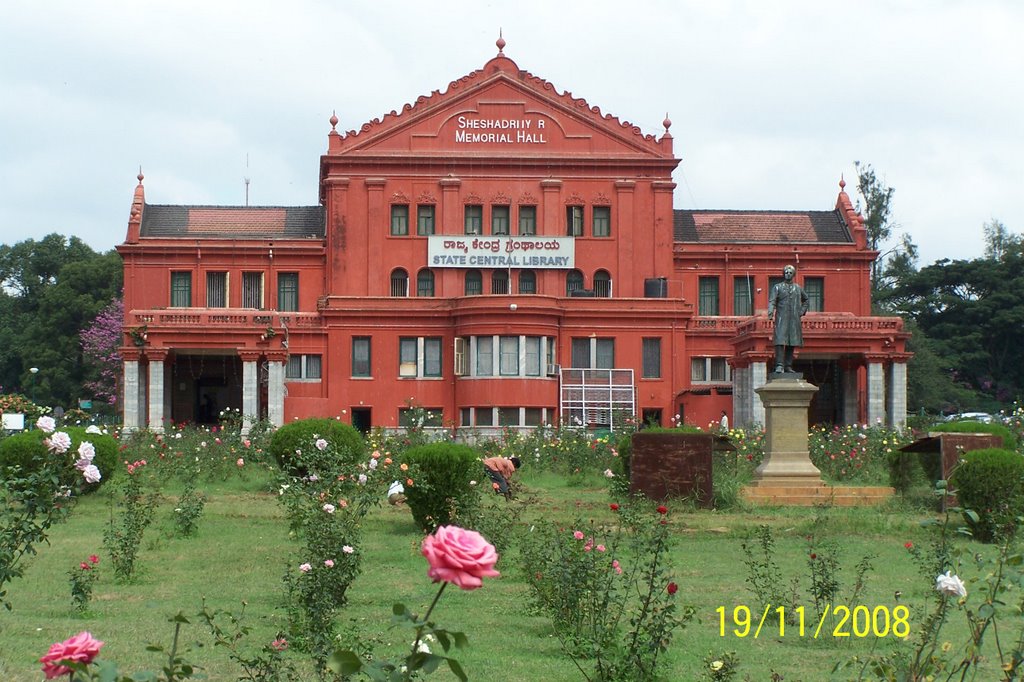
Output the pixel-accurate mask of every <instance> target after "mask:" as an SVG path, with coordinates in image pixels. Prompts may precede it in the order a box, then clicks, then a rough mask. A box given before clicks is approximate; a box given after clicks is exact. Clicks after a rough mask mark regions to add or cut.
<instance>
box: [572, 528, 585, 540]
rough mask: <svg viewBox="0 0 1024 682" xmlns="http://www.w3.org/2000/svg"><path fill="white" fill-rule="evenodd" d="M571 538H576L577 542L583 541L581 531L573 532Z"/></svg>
mask: <svg viewBox="0 0 1024 682" xmlns="http://www.w3.org/2000/svg"><path fill="white" fill-rule="evenodd" d="M572 536H573V537H574V538H576V539H577V540H582V539H583V531H581V530H577V531H573V534H572Z"/></svg>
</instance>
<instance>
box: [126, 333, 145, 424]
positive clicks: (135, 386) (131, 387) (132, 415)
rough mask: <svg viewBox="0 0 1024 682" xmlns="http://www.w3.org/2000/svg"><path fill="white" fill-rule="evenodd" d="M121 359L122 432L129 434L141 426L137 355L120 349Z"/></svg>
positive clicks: (133, 351)
mask: <svg viewBox="0 0 1024 682" xmlns="http://www.w3.org/2000/svg"><path fill="white" fill-rule="evenodd" d="M121 357H122V358H124V363H123V364H124V384H123V386H122V390H123V391H124V396H123V400H124V414H123V417H124V431H125V432H127V433H131V432H132V431H135V430H137V429H138V428H140V427H141V426H142V421H141V414H140V412H139V408H140V402H141V401H140V400H139V353H138V351H136V350H134V349H132V350H131V351H129V350H126V349H124V348H122V349H121Z"/></svg>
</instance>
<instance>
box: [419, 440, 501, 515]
mask: <svg viewBox="0 0 1024 682" xmlns="http://www.w3.org/2000/svg"><path fill="white" fill-rule="evenodd" d="M402 459H403V460H404V461H405V463H406V464H408V465H409V466H410V467H412V469H411V471H410V476H411V477H412V478H413V484H412V485H406V486H405V501H406V503H407V504H408V505H409V509H410V510H411V511H412V517H413V519H414V520H415V521H416V523H417V524H419V526H420V528H422V529H423V530H424V531H426V532H431V531H433V530H434V529H435V528H437V527H438V526H445V525H448V524H452V523H456V522H458V521H459V517H460V515H466V514H467V513H468V512H469V511H471V508H472V506H473V505H474V504H475V502H476V500H477V496H478V495H479V492H478V491H477V489H475V488H474V487H473V486H472V485H471V484H470V481H474V480H476V481H487V480H488V479H487V475H486V474H485V473H484V465H483V464H482V463H481V461H480V455H479V453H478V452H477V451H476V450H474V449H473V448H471V447H469V446H468V445H459V444H456V443H432V444H429V445H420V446H417V447H414V448H409V449H408V450H407V451H406V452H405V454H404V455H403V456H402ZM479 485H483V484H482V483H481V484H479ZM487 485H488V486H489V485H490V484H489V483H488V484H487ZM488 489H489V488H488Z"/></svg>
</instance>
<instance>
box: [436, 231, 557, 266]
mask: <svg viewBox="0 0 1024 682" xmlns="http://www.w3.org/2000/svg"><path fill="white" fill-rule="evenodd" d="M427 239H428V241H427V266H428V267H431V268H507V269H515V270H571V269H572V268H574V267H576V241H575V239H574V238H573V237H512V236H494V235H492V236H481V235H471V234H467V235H462V236H452V235H434V236H431V237H428V238H427Z"/></svg>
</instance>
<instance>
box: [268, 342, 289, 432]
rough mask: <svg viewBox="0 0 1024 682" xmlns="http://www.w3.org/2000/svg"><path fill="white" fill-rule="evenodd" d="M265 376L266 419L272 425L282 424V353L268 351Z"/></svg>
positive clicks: (283, 356) (283, 358)
mask: <svg viewBox="0 0 1024 682" xmlns="http://www.w3.org/2000/svg"><path fill="white" fill-rule="evenodd" d="M267 359H268V363H267V364H268V366H269V371H268V376H267V419H269V420H270V423H271V424H273V425H274V426H283V425H284V363H285V355H284V354H283V353H270V354H268V355H267Z"/></svg>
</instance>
